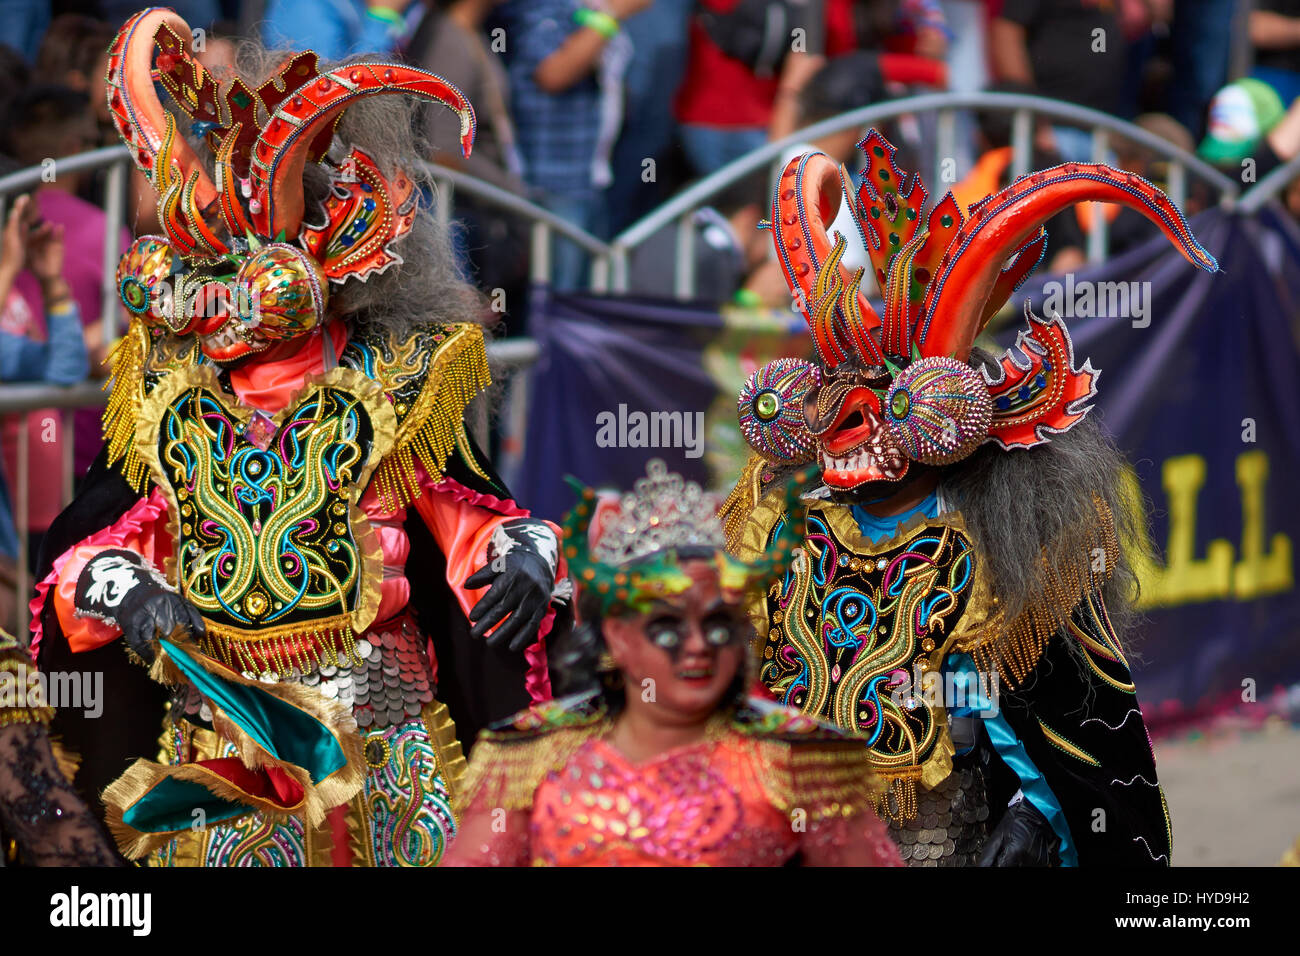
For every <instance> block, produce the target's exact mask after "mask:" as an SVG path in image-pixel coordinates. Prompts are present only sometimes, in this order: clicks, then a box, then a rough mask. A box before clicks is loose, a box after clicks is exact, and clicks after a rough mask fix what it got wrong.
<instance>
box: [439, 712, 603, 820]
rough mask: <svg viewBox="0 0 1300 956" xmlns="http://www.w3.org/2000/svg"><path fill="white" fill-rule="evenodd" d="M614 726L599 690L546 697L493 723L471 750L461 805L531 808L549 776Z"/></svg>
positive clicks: (515, 808) (511, 808) (517, 808)
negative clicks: (549, 698) (554, 698)
mask: <svg viewBox="0 0 1300 956" xmlns="http://www.w3.org/2000/svg"><path fill="white" fill-rule="evenodd" d="M609 727H610V720H609V715H608V714H607V713H606V712H605V705H604V702H603V701H602V700H601V698H600V697H599V695H595V694H591V695H589V694H577V695H574V696H572V697H563V698H560V699H559V700H549V701H543V702H541V703H539V704H534V705H533V706H532V707H530V708H528V709H527V710H523V711H520V712H519V713H517V714H515V715H514V716H513V717H511V718H509V719H508V720H505V721H502V722H501V723H498V724H494V725H492V726H491V727H489V728H487V729H486V730H484V731H483V732H482V733H481V734H479V738H478V742H477V743H476V744H475V745H474V750H473V753H472V754H471V755H470V762H469V770H468V772H467V773H466V775H465V785H464V797H463V802H462V806H465V807H472V806H476V805H477V806H480V807H502V808H504V809H506V810H527V809H529V808H531V807H532V805H533V794H534V793H535V792H536V790H537V787H538V786H539V785H540V784H541V782H542V780H544V779H545V778H546V775H547V774H548V773H550V772H551V771H552V770H558V769H560V768H561V767H563V766H564V765H565V764H566V763H567V762H568V761H569V759H570V758H571V757H572V756H573V755H574V754H575V753H577V751H578V749H579V748H580V747H581V746H582V745H583V744H584V743H586V742H587V741H588V740H590V739H591V738H593V737H599V736H601V735H603V734H605V733H606V732H607V731H608V730H609Z"/></svg>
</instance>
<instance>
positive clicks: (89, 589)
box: [73, 549, 204, 664]
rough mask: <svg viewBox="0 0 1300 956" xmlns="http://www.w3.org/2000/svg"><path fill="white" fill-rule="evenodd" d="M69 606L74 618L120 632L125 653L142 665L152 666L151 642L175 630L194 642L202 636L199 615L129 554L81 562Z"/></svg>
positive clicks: (101, 555)
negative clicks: (87, 619) (91, 619)
mask: <svg viewBox="0 0 1300 956" xmlns="http://www.w3.org/2000/svg"><path fill="white" fill-rule="evenodd" d="M73 603H74V605H75V607H76V610H77V614H78V615H79V616H85V617H96V618H99V619H100V620H101V621H107V622H108V623H110V624H114V625H116V626H117V627H118V628H120V629H121V631H122V637H123V639H125V641H126V645H127V647H129V648H130V649H131V650H132V651H133V652H135V653H136V654H137V655H139V657H140V659H141V660H143V661H144V662H145V663H146V664H152V663H153V660H154V657H155V647H154V641H155V639H156V638H158V637H168V636H170V635H171V634H172V633H173V632H174V631H175V630H176V629H177V628H178V627H179V628H182V629H183V630H184V631H185V632H186V633H188V634H189V636H191V637H194V638H198V637H201V636H202V635H203V633H204V627H203V618H202V617H201V616H200V615H199V612H198V610H197V609H195V607H194V606H193V605H192V604H190V603H189V602H188V601H186V600H185V598H183V597H181V596H180V595H179V594H177V593H176V591H174V590H173V589H172V588H171V587H169V586H168V585H167V582H166V580H165V579H164V578H163V577H162V575H160V574H159V573H158V572H157V571H155V570H154V569H153V567H151V566H150V564H149V562H148V561H146V560H145V559H144V558H143V557H142V556H141V555H139V554H137V553H136V552H134V551H128V550H125V549H114V550H111V551H102V552H100V553H99V554H97V555H95V557H93V558H91V560H90V561H88V562H86V566H85V568H83V569H82V572H81V576H80V577H78V578H77V594H76V598H75V599H74V602H73Z"/></svg>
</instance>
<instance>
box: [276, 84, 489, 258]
mask: <svg viewBox="0 0 1300 956" xmlns="http://www.w3.org/2000/svg"><path fill="white" fill-rule="evenodd" d="M386 93H402V94H406V95H408V96H415V97H418V98H420V99H424V100H432V101H433V102H437V103H442V104H444V105H445V106H447V107H449V108H451V109H452V110H454V111H455V112H456V113H457V114H459V116H460V145H461V150H462V152H464V154H465V155H466V156H468V155H469V153H470V149H471V148H472V146H473V144H474V128H475V126H474V124H475V120H474V108H473V107H472V106H470V103H469V100H467V99H466V98H465V95H464V94H463V93H461V91H460V90H458V89H457V88H456V87H455V86H453V85H452V84H450V83H448V82H447V81H446V80H444V79H443V78H442V77H440V76H438V75H437V74H435V73H430V72H429V71H427V70H420V69H416V68H415V67H410V66H402V65H401V64H398V63H351V64H348V65H346V66H341V67H339V68H338V69H336V70H331V71H329V72H328V73H322V74H321V75H320V77H319V78H318V79H316V80H314V81H312V82H311V83H309V84H307V85H305V86H303V87H302V89H300V90H299V91H298V92H297V94H296V95H294V96H292V97H290V98H289V99H288V100H286V101H285V102H283V103H281V104H280V106H279V107H278V108H277V109H276V110H275V112H274V113H272V114H271V119H270V121H269V122H268V123H267V124H266V126H265V127H264V128H263V130H262V135H261V136H259V137H258V140H257V144H256V145H255V146H254V147H253V157H252V164H251V167H250V169H251V173H252V180H253V189H254V197H253V198H254V202H253V203H250V211H251V212H252V214H253V224H254V226H256V228H257V231H258V232H259V233H260V234H262V235H266V236H271V237H279V236H280V235H283V236H284V237H285V238H286V239H294V238H296V237H297V235H298V231H299V229H300V228H301V227H302V215H303V195H302V171H303V167H304V166H305V165H306V163H307V158H308V153H309V152H312V147H313V145H314V144H316V141H317V138H318V137H319V136H320V135H321V134H322V132H324V131H325V130H327V129H329V128H332V126H333V124H334V123H335V122H336V121H337V120H338V118H339V117H340V116H341V115H342V114H343V111H344V110H346V109H347V108H348V107H349V106H352V105H353V104H354V103H356V102H357V101H358V100H361V99H365V98H367V97H371V96H379V95H382V94H386ZM326 136H328V134H326ZM327 141H328V140H327Z"/></svg>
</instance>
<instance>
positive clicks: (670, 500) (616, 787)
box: [445, 461, 900, 866]
mask: <svg viewBox="0 0 1300 956" xmlns="http://www.w3.org/2000/svg"><path fill="white" fill-rule="evenodd" d="M796 481H797V479H796ZM792 487H793V486H792ZM581 494H582V497H581V500H580V501H579V503H578V504H577V506H576V507H575V508H574V509H573V511H571V512H570V513H569V515H568V517H567V518H566V519H565V523H564V549H565V557H566V558H567V560H568V562H569V567H570V569H571V571H572V573H573V577H574V581H575V583H576V585H577V588H578V590H579V594H580V605H579V606H580V615H581V618H582V622H583V623H582V626H581V627H580V628H578V629H577V631H576V632H575V634H574V640H573V645H574V646H572V647H571V648H570V649H569V650H568V651H567V652H566V653H564V654H563V655H562V658H563V663H564V669H565V671H566V672H567V674H568V681H569V683H568V689H573V688H579V689H578V690H577V692H575V693H572V694H570V695H569V696H566V697H564V698H561V699H558V700H554V701H551V702H548V703H545V704H539V705H534V706H533V707H531V708H530V709H528V710H526V711H523V712H521V713H519V714H517V715H516V716H515V717H513V718H512V719H510V720H509V721H506V722H504V723H503V724H499V725H496V726H495V727H492V728H490V729H488V730H486V731H484V732H483V734H482V735H481V736H480V738H479V741H478V744H477V746H476V747H475V749H474V752H473V756H472V759H471V762H470V768H469V773H468V775H467V778H466V783H465V792H464V793H463V795H462V796H463V802H462V804H461V805H462V806H464V807H466V808H467V809H466V811H465V813H464V818H463V829H462V832H461V835H460V836H459V838H458V839H457V841H456V842H455V843H454V844H453V845H452V847H451V849H450V851H449V855H448V857H447V859H446V860H445V863H446V864H448V865H469V866H517V865H526V864H529V863H532V864H540V865H557V866H657V865H667V866H673V865H707V864H714V865H725V866H779V865H784V864H787V863H791V862H798V863H802V864H805V865H822V866H825V865H856V866H863V865H883V866H897V865H900V861H899V855H898V851H897V849H896V847H895V846H894V844H893V843H892V842H891V841H890V839H889V837H888V834H887V832H886V830H885V827H884V825H883V824H882V823H881V822H880V821H879V820H878V819H877V817H876V815H875V812H874V809H873V803H874V800H875V799H877V797H878V795H879V788H878V786H877V785H876V782H875V777H874V776H873V774H872V772H871V770H870V768H869V765H868V763H867V750H866V747H865V745H864V742H863V741H862V740H860V739H857V738H854V737H852V736H849V735H847V734H845V733H843V732H841V731H838V730H836V729H835V728H833V727H830V726H829V725H827V724H823V723H821V722H819V721H816V720H814V719H811V718H808V717H805V716H802V715H800V714H798V713H797V712H796V711H794V710H790V709H787V708H784V707H781V706H778V705H776V704H773V703H771V702H769V701H766V700H762V699H759V698H755V697H750V696H748V695H747V693H746V691H747V689H748V688H749V687H750V685H751V684H752V683H753V681H754V669H753V667H752V666H751V661H750V659H749V658H750V655H751V646H752V638H753V630H752V628H751V626H750V624H749V620H748V617H747V614H746V611H745V599H746V596H747V594H748V593H749V591H750V589H751V588H752V587H756V586H758V587H761V586H763V583H764V582H765V581H766V579H767V578H768V577H770V575H771V568H770V567H768V566H753V565H744V564H741V563H739V562H737V561H736V560H735V559H733V558H731V557H729V556H728V555H727V554H726V551H725V545H724V541H723V536H722V530H721V528H720V526H719V525H718V522H717V519H716V517H715V512H716V501H714V500H713V499H712V497H711V496H709V495H706V494H705V493H703V492H702V491H701V490H700V488H699V486H698V485H695V484H693V483H690V482H685V481H683V480H682V478H681V477H680V476H679V475H674V474H668V473H667V472H666V470H665V467H664V464H663V462H661V461H652V462H651V463H650V466H649V469H648V474H647V476H646V477H645V478H642V479H640V480H638V481H637V482H636V486H635V490H634V491H632V492H631V493H630V494H627V495H624V496H623V498H622V500H621V502H619V503H618V505H617V506H616V507H609V506H607V505H606V504H605V503H603V502H600V501H598V499H597V497H596V495H595V493H594V492H593V491H592V490H591V489H589V488H588V489H584V490H583V491H582V493H581ZM774 553H777V552H775V551H774ZM796 560H798V558H796Z"/></svg>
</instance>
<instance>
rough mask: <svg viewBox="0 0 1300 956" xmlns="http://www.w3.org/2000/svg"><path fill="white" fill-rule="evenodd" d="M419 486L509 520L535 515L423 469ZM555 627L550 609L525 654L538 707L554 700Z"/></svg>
mask: <svg viewBox="0 0 1300 956" xmlns="http://www.w3.org/2000/svg"><path fill="white" fill-rule="evenodd" d="M420 484H421V485H422V486H424V488H425V489H426V490H428V491H433V492H437V493H438V494H442V495H451V496H452V498H454V499H455V500H456V501H464V502H468V503H469V504H471V505H475V506H476V507H479V508H486V509H487V510H488V511H495V512H496V513H497V514H500V515H505V516H507V517H510V518H531V517H532V516H533V515H532V512H530V511H528V510H527V509H526V508H521V507H519V505H518V504H517V503H516V502H514V501H511V500H510V499H508V498H498V497H496V495H488V494H484V493H483V492H480V491H475V490H474V489H473V488H467V487H466V486H465V485H462V484H461V483H460V482H459V481H457V480H456V479H455V478H448V477H446V476H445V475H444V476H443V477H442V479H441V480H439V481H434V480H433V479H432V478H430V477H429V475H428V474H427V473H426V472H425V471H424V469H420ZM554 624H555V608H554V606H552V607H550V608H548V609H547V611H546V616H545V617H544V618H542V626H541V627H539V628H538V629H537V642H536V643H535V644H532V645H530V646H529V647H528V649H527V650H525V651H524V660H525V661H527V662H528V673H527V674H526V675H525V676H524V687H525V688H526V689H527V690H528V696H529V697H530V698H532V701H533V703H535V704H540V703H541V702H542V701H546V700H550V699H551V697H552V696H553V695H552V693H551V671H550V668H549V667H547V665H546V635H548V634H550V633H551V628H552V626H554Z"/></svg>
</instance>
